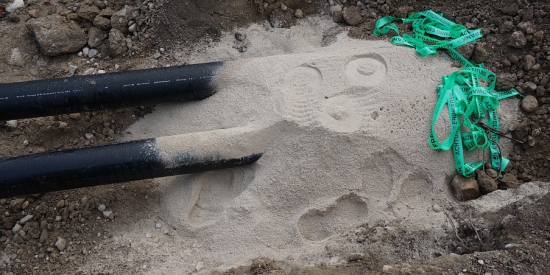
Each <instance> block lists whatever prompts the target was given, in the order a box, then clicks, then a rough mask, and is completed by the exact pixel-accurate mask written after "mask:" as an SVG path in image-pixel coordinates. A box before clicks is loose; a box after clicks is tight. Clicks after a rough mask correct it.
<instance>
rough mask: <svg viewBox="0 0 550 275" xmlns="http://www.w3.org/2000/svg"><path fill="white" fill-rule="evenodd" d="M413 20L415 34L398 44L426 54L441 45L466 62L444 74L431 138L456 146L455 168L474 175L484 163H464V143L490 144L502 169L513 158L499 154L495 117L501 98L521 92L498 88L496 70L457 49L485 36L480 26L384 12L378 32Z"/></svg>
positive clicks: (436, 145) (433, 143) (471, 146)
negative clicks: (441, 130)
mask: <svg viewBox="0 0 550 275" xmlns="http://www.w3.org/2000/svg"><path fill="white" fill-rule="evenodd" d="M396 21H401V22H403V23H411V24H412V27H413V33H412V34H403V35H401V36H394V37H392V39H391V42H392V43H393V44H395V45H403V46H408V47H413V48H415V49H416V51H417V52H418V53H419V54H420V55H422V56H427V55H432V54H436V53H437V50H438V49H444V50H447V51H448V53H449V55H450V56H451V58H453V59H454V60H456V61H458V62H459V63H460V64H461V65H462V67H463V68H462V69H461V70H459V71H456V72H454V73H452V74H450V75H445V76H442V78H441V79H442V84H440V85H438V86H437V87H436V88H437V92H438V95H439V98H438V100H437V104H436V105H435V111H434V116H433V119H432V125H431V131H430V137H429V140H428V143H429V145H430V147H431V148H433V149H437V150H452V152H453V155H454V159H455V166H456V170H457V171H458V172H459V173H460V174H461V175H463V176H466V177H470V176H472V175H473V173H474V172H475V170H476V169H478V168H479V167H481V166H482V165H483V162H481V161H476V162H466V161H465V160H464V151H463V148H466V149H467V150H468V151H473V150H475V149H481V150H486V149H489V151H490V154H491V164H492V166H493V168H494V169H495V170H500V171H502V170H504V169H505V168H506V166H507V165H508V162H509V160H508V159H507V158H505V157H503V156H502V155H501V153H500V149H499V147H498V145H497V143H498V137H499V136H498V134H497V133H498V131H499V130H500V123H499V120H498V116H497V111H496V110H497V108H498V101H499V100H501V99H504V98H508V97H511V96H515V95H520V94H519V93H518V91H516V90H515V89H514V88H512V89H510V90H508V91H495V90H494V89H495V84H496V75H495V74H494V73H493V72H491V71H489V70H487V69H485V68H484V67H483V64H473V63H472V62H470V61H468V60H467V59H466V58H465V57H464V56H462V55H461V54H460V53H458V51H457V50H456V48H458V47H460V46H462V45H465V44H467V43H471V42H474V41H476V40H477V39H479V38H480V37H482V34H481V30H480V29H477V30H468V29H467V28H466V27H464V26H463V25H460V24H456V23H454V22H452V21H451V20H449V19H447V18H445V17H443V16H442V15H440V14H438V13H435V12H433V11H431V10H427V11H423V12H418V13H415V14H412V15H411V16H409V17H408V18H397V17H393V16H386V17H383V18H381V19H379V20H378V21H377V22H376V25H375V29H374V35H376V36H381V35H383V34H386V33H388V32H390V31H394V32H396V33H397V34H399V29H398V28H397V25H396V24H395V23H394V22H396ZM445 106H446V107H447V110H448V112H449V118H450V122H451V125H450V134H449V136H448V137H447V138H446V139H445V140H444V141H443V142H440V141H439V139H438V137H437V134H436V132H435V124H436V121H437V120H438V118H439V117H440V116H441V114H442V112H443V110H444V108H445Z"/></svg>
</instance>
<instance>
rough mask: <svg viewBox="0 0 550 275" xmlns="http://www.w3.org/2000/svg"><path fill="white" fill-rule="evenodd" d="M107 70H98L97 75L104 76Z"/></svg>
mask: <svg viewBox="0 0 550 275" xmlns="http://www.w3.org/2000/svg"><path fill="white" fill-rule="evenodd" d="M104 73H105V70H97V74H104Z"/></svg>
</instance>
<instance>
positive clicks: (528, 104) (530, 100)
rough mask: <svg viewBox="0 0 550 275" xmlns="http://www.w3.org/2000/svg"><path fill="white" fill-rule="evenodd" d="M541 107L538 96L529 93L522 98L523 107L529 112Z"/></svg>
mask: <svg viewBox="0 0 550 275" xmlns="http://www.w3.org/2000/svg"><path fill="white" fill-rule="evenodd" d="M538 107H539V102H538V101H537V98H535V97H534V96H532V95H528V96H526V97H524V98H523V99H522V100H521V109H523V111H525V112H527V113H532V112H534V111H536V110H537V108H538Z"/></svg>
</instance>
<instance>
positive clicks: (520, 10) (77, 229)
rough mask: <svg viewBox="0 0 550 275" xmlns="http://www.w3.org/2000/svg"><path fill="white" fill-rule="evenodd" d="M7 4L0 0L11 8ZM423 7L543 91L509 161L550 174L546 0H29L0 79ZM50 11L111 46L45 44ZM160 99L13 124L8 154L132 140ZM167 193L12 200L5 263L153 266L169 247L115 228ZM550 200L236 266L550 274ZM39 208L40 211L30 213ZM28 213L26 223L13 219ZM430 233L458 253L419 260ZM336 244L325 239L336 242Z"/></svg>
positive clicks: (349, 24)
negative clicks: (443, 227)
mask: <svg viewBox="0 0 550 275" xmlns="http://www.w3.org/2000/svg"><path fill="white" fill-rule="evenodd" d="M7 2H8V1H5V0H0V7H6V6H7V4H9V3H7ZM342 2H343V3H342ZM106 3H107V4H106ZM282 4H284V7H283V5H282ZM125 5H128V6H127V7H126V9H127V10H126V12H127V13H126V14H127V15H122V14H120V13H119V14H118V15H119V17H120V18H121V20H122V21H121V22H122V23H120V22H119V24H117V21H115V20H113V19H112V16H116V15H113V13H115V12H120V11H121V10H123V9H124V7H125ZM334 5H341V7H344V10H343V11H342V10H340V9H339V8H335V7H334ZM331 6H332V7H331ZM298 9H299V11H298ZM425 9H431V10H434V11H437V12H443V13H444V15H445V16H446V17H447V18H449V19H451V20H454V21H455V22H458V23H461V24H464V25H466V26H467V27H469V28H482V29H483V33H484V37H483V38H482V39H480V40H479V41H478V42H477V43H476V44H475V45H474V46H469V47H465V48H464V49H462V51H463V53H464V54H465V55H466V56H468V57H471V58H472V59H474V60H475V61H477V62H485V64H486V67H487V68H489V69H491V70H493V71H495V72H497V73H498V74H499V76H500V77H499V79H500V80H501V81H500V83H499V85H500V88H502V89H505V88H509V87H515V88H516V89H517V90H518V91H520V92H521V93H523V94H525V95H532V96H534V97H535V98H536V106H533V105H532V104H531V106H527V105H526V104H524V105H525V106H522V107H523V109H524V110H525V111H526V112H525V113H524V115H523V117H522V123H520V125H519V126H518V127H517V128H516V129H504V130H505V131H508V132H509V131H512V136H513V137H514V138H516V139H518V140H521V141H523V144H519V143H516V146H515V148H514V152H513V153H512V155H511V160H512V162H511V164H510V167H509V168H508V171H507V172H508V174H510V175H513V176H515V177H517V178H518V179H519V180H520V181H521V182H527V181H533V180H540V181H550V169H548V168H549V167H550V158H549V157H548V155H549V151H550V146H549V135H550V131H549V126H550V120H549V115H548V112H549V104H550V93H549V91H550V90H549V89H550V85H549V82H550V72H549V64H550V57H549V54H550V38H549V36H548V29H549V27H550V19H549V18H550V17H549V16H548V13H549V12H550V4H548V3H547V2H545V1H523V0H518V1H515V0H514V1H512V0H497V1H489V0H472V1H446V0H436V1H429V2H426V1H414V0H413V1H405V0H378V1H372V0H368V1H361V2H359V1H355V0H348V1H341V2H340V1H337V0H334V1H332V0H330V1H326V0H309V1H304V0H284V1H280V0H269V1H260V0H248V1H247V0H234V1H214V0H208V1H201V0H194V1H193V0H190V1H172V2H170V1H165V0H153V1H147V0H146V1H144V2H140V1H130V0H127V1H124V0H114V1H109V2H106V1H104V2H102V1H92V0H88V1H77V0H60V1H57V0H54V1H36V0H31V1H27V2H26V5H25V7H24V8H20V9H17V10H16V11H15V12H13V13H5V12H3V9H2V8H0V37H1V38H2V42H1V43H0V82H15V81H25V80H31V79H44V78H52V77H60V76H69V75H70V73H69V72H68V68H69V65H74V66H76V67H78V68H77V69H76V72H75V73H76V74H84V73H97V72H98V71H99V70H103V71H106V72H113V71H121V70H127V69H139V68H145V67H156V66H163V65H175V64H183V63H185V62H186V61H187V60H186V56H173V55H171V51H173V50H174V49H178V50H181V49H188V51H189V52H191V51H194V50H196V48H195V47H196V45H199V46H198V48H200V47H205V46H208V45H210V44H211V43H215V42H216V40H217V39H218V38H219V37H220V35H221V33H222V32H223V31H230V30H231V29H232V28H234V27H236V26H244V25H246V24H249V23H251V22H262V21H268V22H269V23H270V24H271V25H272V26H273V27H289V26H291V25H293V24H296V22H297V21H299V20H300V18H301V17H302V16H320V15H330V16H333V18H334V20H335V21H338V22H340V23H341V24H342V26H345V27H346V28H348V29H349V31H350V35H351V36H353V37H357V38H361V39H375V38H374V37H373V36H372V35H371V34H372V30H373V26H374V22H375V21H376V19H378V18H380V17H382V16H385V15H394V16H398V17H406V16H407V15H408V14H410V13H411V12H416V11H421V10H425ZM49 15H59V16H61V17H62V18H63V20H67V21H66V24H67V25H69V24H73V23H72V22H75V23H76V24H78V25H79V26H80V27H81V28H82V29H83V30H86V35H87V36H88V37H89V36H91V35H92V34H93V35H94V37H95V38H96V39H95V40H93V41H92V40H85V41H83V42H80V43H83V44H82V45H80V46H78V45H77V46H78V48H80V47H82V46H83V45H84V44H86V43H87V44H88V45H89V46H91V44H93V45H94V47H92V48H93V49H97V50H98V53H99V55H98V54H96V55H92V56H90V57H88V58H86V57H81V56H79V55H86V53H81V54H79V53H78V52H79V51H80V50H76V51H74V50H71V49H72V48H71V47H76V46H74V45H67V49H66V51H68V52H70V53H59V54H58V55H57V53H54V54H52V53H51V52H48V51H47V50H45V49H43V48H41V47H39V45H38V43H37V39H38V37H36V38H35V36H36V35H35V36H33V35H32V34H31V31H30V30H31V29H33V27H28V26H27V25H29V26H30V25H31V24H30V23H31V22H33V21H34V20H38V19H41V18H45V17H47V16H49ZM98 16H99V18H98ZM103 19H106V20H107V21H105V20H103ZM134 23H135V25H134ZM128 29H130V30H131V32H130V31H129V30H128ZM119 33H120V34H119ZM107 34H109V38H107ZM327 35H328V34H327ZM377 39H379V38H377ZM382 39H387V37H383V38H382ZM76 40H77V39H75V41H74V42H75V43H78V41H76ZM236 50H238V49H236ZM241 50H246V49H241ZM46 54H47V55H46ZM50 55H55V56H50ZM90 69H91V70H90ZM151 108H152V107H150V106H149V107H146V106H144V107H140V108H132V109H121V110H110V111H101V112H92V113H82V114H71V115H60V116H54V117H45V118H36V119H26V120H19V121H18V123H17V125H16V126H15V125H13V124H6V125H5V126H4V123H2V126H1V127H0V156H2V157H7V156H16V155H22V154H28V153H37V152H45V151H54V150H59V149H69V148H78V147H82V146H89V145H97V144H105V143H110V142H113V141H116V140H120V139H121V137H122V135H124V134H125V129H126V127H127V126H128V125H130V124H131V123H132V122H134V121H135V120H136V119H139V118H140V117H142V116H143V115H145V114H146V113H147V112H149V111H150V110H151ZM86 134H88V135H86ZM90 134H91V135H90ZM158 201H159V198H158V194H156V193H155V191H154V184H153V183H152V182H149V181H142V182H137V183H131V184H119V185H113V186H104V187H94V188H89V189H85V190H84V189H83V190H71V191H63V192H55V193H48V194H40V195H35V196H26V197H21V198H9V199H2V200H0V207H1V211H0V270H1V271H2V273H3V274H50V273H51V274H75V273H82V274H147V273H152V272H153V270H150V263H156V266H158V265H161V263H162V260H163V257H164V255H163V254H162V253H160V252H159V254H158V256H157V257H155V258H147V257H145V256H144V255H146V254H143V253H141V252H140V251H139V242H140V239H139V238H138V237H136V236H135V235H130V237H129V238H130V240H128V241H121V240H113V239H112V232H114V231H117V232H118V231H121V230H125V228H127V227H128V226H129V225H131V224H134V223H139V222H140V220H141V219H143V218H145V217H148V218H151V217H153V218H155V217H159V215H158V212H156V211H158V206H157V205H158ZM100 204H105V205H106V206H107V209H108V210H112V211H113V213H112V214H111V215H110V216H108V217H106V216H105V215H104V214H103V213H101V212H99V211H98V210H97V207H98V205H100ZM549 208H550V195H546V196H544V197H542V198H541V199H538V200H536V201H534V202H533V203H529V204H527V203H526V202H525V201H522V202H519V203H518V204H517V205H509V206H508V207H507V208H506V209H503V210H501V211H498V212H497V213H494V214H492V215H490V216H483V217H481V216H479V215H476V213H475V212H473V211H471V210H469V209H467V208H464V207H462V206H461V205H460V204H456V205H454V206H449V207H445V209H444V211H446V212H447V213H449V216H450V218H452V220H453V221H454V222H453V226H454V228H455V230H450V231H449V236H448V238H447V239H442V240H431V238H430V236H429V235H426V233H425V232H411V231H410V230H408V229H407V228H400V227H399V226H395V225H392V224H381V225H379V226H373V227H367V226H363V227H360V228H357V229H356V230H355V231H353V232H348V233H346V234H343V235H342V236H341V240H342V242H353V243H356V244H357V245H359V246H362V247H363V248H364V253H361V254H354V255H344V256H345V257H346V258H347V263H346V264H344V265H333V264H331V263H326V264H325V265H321V266H314V267H301V266H293V265H292V263H290V262H276V261H272V260H270V259H257V260H255V261H254V262H253V263H251V264H250V265H246V266H242V267H238V268H233V269H231V270H227V271H225V274H270V273H271V274H377V273H381V272H382V270H383V266H384V265H389V266H391V267H389V266H386V268H385V271H386V272H387V273H389V274H459V273H463V274H487V273H489V274H493V275H495V274H550V273H549V270H550V262H549V259H548V255H549V254H550V253H549V250H550V243H549V242H550V228H549V225H550V217H549V215H550V214H548V209H549ZM27 215H33V217H32V218H30V220H29V221H25V222H22V221H20V220H21V219H22V218H24V217H26V216H27ZM16 223H18V224H20V225H21V226H22V228H21V229H19V230H14V226H15V227H16ZM158 225H159V226H158V227H157V226H156V225H154V226H152V227H153V229H152V230H157V231H158V232H160V233H158V234H153V235H151V234H149V233H147V234H149V235H146V234H144V235H145V236H146V238H149V237H151V238H170V234H172V233H171V230H170V228H169V227H168V226H166V224H165V223H163V221H162V220H160V218H159V220H158ZM147 230H151V229H149V228H147V227H146V226H144V232H146V231H147ZM14 231H15V232H14ZM132 236H133V239H132ZM142 238H143V237H142ZM427 241H433V242H436V243H437V245H438V246H439V247H441V250H442V251H446V253H444V254H434V255H428V256H425V255H424V256H425V257H420V258H423V259H425V258H430V260H427V261H419V260H416V259H417V258H418V257H415V255H416V254H420V253H423V252H422V249H423V247H422V244H423V243H425V242H427ZM506 245H508V248H505V247H506ZM337 251H338V249H337V248H330V249H329V248H327V253H337ZM450 253H456V254H450ZM197 269H200V268H197ZM222 273H223V272H222Z"/></svg>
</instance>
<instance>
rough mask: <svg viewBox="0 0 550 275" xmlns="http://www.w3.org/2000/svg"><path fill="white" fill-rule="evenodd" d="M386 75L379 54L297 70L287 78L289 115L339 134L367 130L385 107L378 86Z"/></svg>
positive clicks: (322, 61)
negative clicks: (379, 111) (361, 129)
mask: <svg viewBox="0 0 550 275" xmlns="http://www.w3.org/2000/svg"><path fill="white" fill-rule="evenodd" d="M338 64H339V65H338ZM386 74H387V64H386V61H385V60H384V58H383V57H382V56H380V55H378V54H366V55H359V56H352V57H351V58H348V59H345V58H340V59H336V60H335V58H327V59H319V60H315V61H312V62H309V63H307V64H304V65H302V66H300V67H297V68H294V69H292V70H290V71H289V72H287V73H286V74H285V76H284V83H283V93H284V96H285V106H286V110H285V111H286V116H287V118H288V119H290V120H292V121H294V122H296V123H298V124H299V125H302V126H306V127H307V126H314V127H317V126H321V127H324V128H327V129H329V130H332V131H336V132H344V133H346V132H353V131H356V130H358V129H359V128H361V127H368V126H369V125H366V124H372V123H374V121H375V120H376V118H377V117H378V113H377V111H378V110H379V108H380V106H383V105H384V102H383V101H382V99H381V98H380V94H379V92H378V91H377V86H378V85H379V84H380V82H382V81H383V80H384V78H385V76H386Z"/></svg>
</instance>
